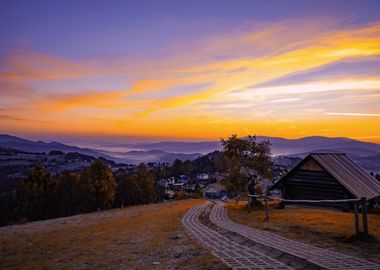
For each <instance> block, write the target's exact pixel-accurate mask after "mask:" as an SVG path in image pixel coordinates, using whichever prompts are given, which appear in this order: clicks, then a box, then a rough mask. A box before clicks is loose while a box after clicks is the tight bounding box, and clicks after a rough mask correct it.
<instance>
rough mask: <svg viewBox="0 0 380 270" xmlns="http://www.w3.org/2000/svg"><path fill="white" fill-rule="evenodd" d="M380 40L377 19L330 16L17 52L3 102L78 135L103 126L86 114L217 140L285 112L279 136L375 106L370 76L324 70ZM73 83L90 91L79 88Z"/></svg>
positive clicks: (3, 65)
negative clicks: (162, 40)
mask: <svg viewBox="0 0 380 270" xmlns="http://www.w3.org/2000/svg"><path fill="white" fill-rule="evenodd" d="M379 44H380V23H373V24H371V25H367V26H362V27H356V28H347V27H344V26H342V24H341V23H340V22H339V21H336V20H323V21H322V20H316V19H314V20H305V19H299V20H287V21H282V22H277V23H264V22H257V23H253V24H251V25H249V26H244V27H240V28H238V29H237V30H235V31H233V32H230V33H226V34H224V35H217V36H211V37H207V38H201V39H195V40H192V41H189V42H185V43H183V44H175V45H173V46H168V47H167V48H164V49H160V50H158V51H156V52H151V53H150V54H149V56H147V55H146V56H129V55H128V56H120V57H118V58H109V59H85V60H69V59H64V58H62V57H59V56H54V55H48V54H44V53H39V52H30V51H20V50H15V51H14V52H13V54H11V55H9V56H6V57H3V58H2V59H1V61H0V91H1V97H2V100H0V106H3V107H6V108H15V109H17V108H23V113H25V111H26V112H29V114H30V115H31V116H32V117H34V118H35V119H36V120H38V119H47V118H49V119H50V118H51V117H53V116H52V115H54V117H56V118H55V119H57V121H59V122H60V123H66V126H67V127H69V126H70V125H69V124H68V123H70V121H73V120H72V118H73V115H74V116H75V117H76V119H75V122H76V123H77V124H76V127H78V128H79V129H80V130H81V131H82V132H85V131H86V130H87V131H88V132H91V130H93V129H94V128H95V126H97V129H96V130H98V127H99V126H101V125H100V124H99V120H97V122H96V124H95V123H90V122H91V121H90V122H87V120H84V119H89V115H90V114H91V117H93V119H104V121H103V127H104V130H105V131H104V132H110V133H112V132H124V133H128V134H129V133H130V132H131V131H130V130H133V132H136V134H142V135H146V133H149V132H152V133H154V134H160V135H163V134H164V133H165V132H166V131H162V130H161V129H169V128H171V130H172V132H174V133H176V134H179V133H180V130H181V132H182V130H183V132H185V131H186V132H189V133H191V134H193V135H198V134H196V133H197V132H199V129H198V130H192V129H189V130H186V129H185V128H183V127H184V126H186V125H192V126H194V124H197V125H199V126H201V127H202V129H203V130H202V135H205V134H208V135H207V136H211V135H212V136H214V135H216V134H218V132H219V133H221V134H225V133H230V132H233V130H234V129H238V130H242V132H244V130H246V129H247V127H246V126H247V125H250V124H252V123H255V124H256V125H257V126H260V132H261V133H266V132H271V131H272V130H274V128H273V126H272V124H273V123H274V122H273V121H275V119H282V118H285V117H286V118H287V119H289V121H290V122H287V123H286V124H285V123H284V122H282V123H280V124H278V123H277V127H281V128H280V129H281V130H282V131H281V132H285V131H284V130H289V132H290V134H296V132H299V133H298V134H301V133H302V134H305V132H307V131H305V130H308V129H309V132H311V131H312V130H313V129H315V128H314V126H312V125H310V126H309V127H305V126H302V125H297V124H294V123H297V122H299V121H303V119H304V118H303V117H304V116H307V117H315V118H319V117H320V116H321V115H325V117H326V116H328V115H335V116H342V117H344V118H345V119H346V118H347V117H346V116H359V115H356V114H350V115H348V113H340V114H339V115H338V113H335V112H334V111H333V110H334V109H335V110H339V111H340V110H341V111H354V110H361V109H362V107H368V110H370V109H371V108H372V109H374V106H376V105H375V104H378V102H379V101H380V100H379V97H380V96H379V93H380V76H377V75H376V74H377V73H376V72H372V73H371V75H370V76H369V75H368V76H365V74H364V75H363V74H361V75H360V76H355V74H352V73H350V76H346V74H345V73H339V74H338V75H339V76H334V77H331V76H330V77H329V76H328V75H326V77H323V76H322V75H323V68H324V67H330V66H331V64H334V63H339V62H340V61H342V60H345V59H347V60H352V59H355V61H359V62H360V60H361V59H363V60H368V58H370V57H378V56H379V55H380V47H379ZM372 67H373V68H376V67H377V66H376V65H372ZM377 68H378V67H377ZM315 69H318V70H321V71H320V73H322V75H321V74H319V77H318V79H317V80H316V79H313V78H312V77H310V76H311V75H310V76H309V77H307V76H304V78H303V80H302V81H299V82H298V81H294V80H293V81H292V82H291V83H289V82H287V83H285V82H282V83H280V84H278V83H277V84H275V85H271V84H270V83H271V82H273V81H275V80H279V79H286V78H288V77H292V76H295V75H298V74H301V73H302V74H305V73H308V74H309V72H310V71H313V70H315ZM310 74H312V73H310ZM116 77H117V82H116V80H115V83H114V84H113V85H117V88H115V89H113V88H112V87H104V89H99V85H98V84H99V82H100V81H104V83H102V85H103V84H104V85H107V83H108V82H113V80H114V78H116ZM78 81H81V82H84V83H83V85H89V87H88V89H86V90H83V89H82V88H80V89H79V88H78ZM63 85H64V87H63ZM91 86H93V89H92V88H91ZM357 100H359V101H360V104H358V102H357ZM355 101H356V104H355V106H356V107H355V106H354V104H353V103H354V102H355ZM332 103H335V104H332ZM336 104H337V105H336ZM333 106H335V107H333ZM21 116H22V115H15V117H20V119H21ZM360 116H363V117H367V118H368V117H373V116H378V115H377V114H360ZM265 118H266V119H270V121H272V122H271V123H269V122H270V121H269V120H265ZM81 119H83V121H82V125H81V124H80V121H81ZM266 121H267V122H266ZM8 124H9V123H8ZM210 124H212V126H213V127H212V128H210V127H209V126H210ZM15 125H17V123H16V124H15ZM301 126H302V130H301V129H298V127H301ZM0 127H4V124H3V125H0ZM147 127H151V128H152V131H149V129H148V128H147ZM181 134H182V133H181ZM205 136H206V135H205ZM217 136H220V134H219V135H217Z"/></svg>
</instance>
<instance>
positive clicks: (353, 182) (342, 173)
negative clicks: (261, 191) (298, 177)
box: [272, 153, 380, 199]
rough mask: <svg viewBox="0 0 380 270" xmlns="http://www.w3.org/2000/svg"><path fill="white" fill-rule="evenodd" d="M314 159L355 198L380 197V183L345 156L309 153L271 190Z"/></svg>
mask: <svg viewBox="0 0 380 270" xmlns="http://www.w3.org/2000/svg"><path fill="white" fill-rule="evenodd" d="M310 158H312V159H314V160H315V161H316V162H317V163H318V164H319V165H320V166H321V167H322V168H323V169H324V170H326V171H327V172H328V173H329V174H331V175H332V176H333V177H334V178H335V179H336V180H337V181H338V182H339V183H340V184H341V185H343V186H344V187H345V188H346V189H347V190H348V191H349V192H350V193H351V194H352V195H354V196H355V197H356V198H361V197H366V198H367V199H373V198H375V197H378V196H380V182H379V181H377V180H376V179H375V178H374V177H372V176H371V175H369V174H368V173H367V172H365V171H364V170H363V169H362V168H361V167H360V166H359V165H358V164H356V163H355V162H354V161H353V160H352V159H350V158H349V157H348V156H347V155H346V154H335V153H334V154H332V153H311V154H309V155H308V156H307V157H306V158H304V159H303V160H302V161H301V162H300V163H298V164H297V165H296V166H295V167H294V168H293V169H292V170H290V171H289V172H288V173H287V174H286V175H284V176H283V177H282V178H281V179H280V180H279V181H277V182H276V183H275V184H274V185H273V186H272V189H274V188H276V187H278V184H279V183H281V182H284V181H286V179H288V178H289V177H290V176H291V175H292V174H293V172H295V171H296V170H298V169H299V168H300V167H301V166H302V165H303V164H304V163H305V162H306V161H307V160H309V159H310Z"/></svg>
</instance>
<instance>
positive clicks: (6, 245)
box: [0, 200, 226, 270]
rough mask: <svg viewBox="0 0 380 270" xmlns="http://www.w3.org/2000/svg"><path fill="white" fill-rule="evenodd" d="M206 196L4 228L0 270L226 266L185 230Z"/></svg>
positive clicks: (0, 240)
mask: <svg viewBox="0 0 380 270" xmlns="http://www.w3.org/2000/svg"><path fill="white" fill-rule="evenodd" d="M202 203H203V200H183V201H178V202H173V203H160V204H151V205H144V206H134V207H128V208H125V209H114V210H109V211H102V212H97V213H91V214H84V215H77V216H72V217H67V218H59V219H54V220H47V221H39V222H33V223H27V224H24V225H14V226H8V227H2V228H0V269H20V270H21V269H226V266H224V264H222V263H221V262H220V261H219V260H218V259H216V258H215V257H214V256H213V255H212V254H211V253H209V252H208V251H206V250H205V249H203V248H202V247H200V246H199V245H198V244H197V243H196V242H195V241H194V240H192V239H191V238H190V237H189V236H188V235H187V234H186V233H185V231H184V229H183V227H182V225H181V221H180V216H181V215H182V214H183V213H184V212H185V211H186V210H188V209H189V208H191V207H193V206H195V205H197V204H202Z"/></svg>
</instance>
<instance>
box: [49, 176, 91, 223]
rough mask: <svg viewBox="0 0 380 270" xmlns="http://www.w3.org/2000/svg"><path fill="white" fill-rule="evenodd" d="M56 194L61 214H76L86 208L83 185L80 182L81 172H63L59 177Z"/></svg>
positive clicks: (58, 209) (58, 211)
mask: <svg viewBox="0 0 380 270" xmlns="http://www.w3.org/2000/svg"><path fill="white" fill-rule="evenodd" d="M56 195H57V209H56V211H57V213H58V214H59V215H60V216H70V215H75V214H78V213H81V212H84V211H85V210H86V209H85V205H84V203H83V201H82V195H83V186H82V185H81V183H80V175H79V174H77V173H72V172H65V173H62V174H61V175H60V177H59V179H58V186H57V191H56Z"/></svg>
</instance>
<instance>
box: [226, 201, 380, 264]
mask: <svg viewBox="0 0 380 270" xmlns="http://www.w3.org/2000/svg"><path fill="white" fill-rule="evenodd" d="M246 204H247V202H244V201H242V202H240V203H239V204H238V205H236V204H235V203H230V204H228V206H227V209H228V216H229V217H230V218H231V219H232V220H233V221H235V222H237V223H241V224H245V225H248V226H251V227H255V228H259V229H264V230H269V231H272V232H274V233H278V234H280V235H282V236H285V237H288V238H292V239H295V240H300V241H304V242H307V243H310V244H312V245H316V246H319V247H324V248H329V249H333V250H337V251H340V252H344V253H347V254H350V255H354V256H358V257H362V258H367V259H370V260H373V261H376V262H378V263H380V215H374V214H370V215H369V233H370V234H371V236H372V237H373V239H372V240H371V241H370V242H362V241H359V240H355V239H354V237H353V236H354V234H355V229H354V215H353V214H352V213H343V212H337V211H328V210H317V209H302V208H286V209H275V208H274V205H273V204H272V205H271V206H270V222H269V225H268V226H267V225H266V223H265V211H264V209H263V208H261V207H260V208H256V209H254V210H253V211H252V212H251V213H248V212H247V210H246ZM360 218H361V215H360Z"/></svg>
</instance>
